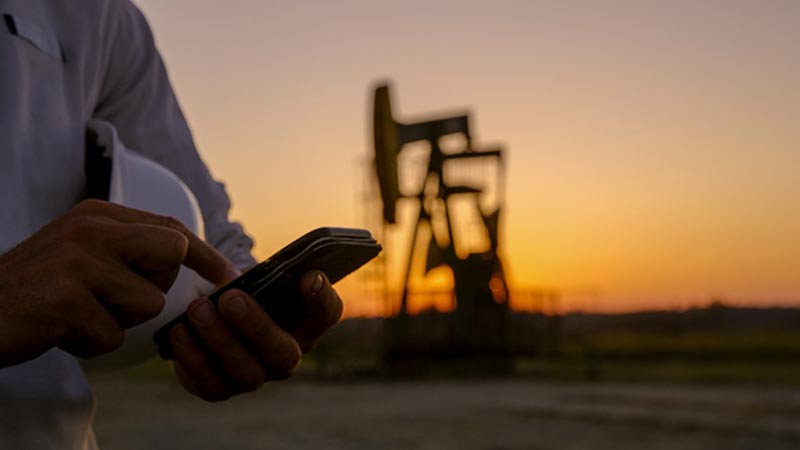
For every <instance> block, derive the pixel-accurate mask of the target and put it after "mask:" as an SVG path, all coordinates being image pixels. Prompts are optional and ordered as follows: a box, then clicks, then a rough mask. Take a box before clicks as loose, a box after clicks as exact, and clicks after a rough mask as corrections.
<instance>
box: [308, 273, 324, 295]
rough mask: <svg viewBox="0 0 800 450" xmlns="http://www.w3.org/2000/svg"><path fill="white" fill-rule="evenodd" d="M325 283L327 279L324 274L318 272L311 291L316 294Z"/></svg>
mask: <svg viewBox="0 0 800 450" xmlns="http://www.w3.org/2000/svg"><path fill="white" fill-rule="evenodd" d="M323 284H325V280H324V279H323V278H322V274H321V273H319V272H317V276H316V277H314V284H313V285H312V286H311V291H312V292H314V293H315V294H316V293H317V292H319V291H321V290H322V285H323Z"/></svg>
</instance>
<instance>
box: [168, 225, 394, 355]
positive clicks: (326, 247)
mask: <svg viewBox="0 0 800 450" xmlns="http://www.w3.org/2000/svg"><path fill="white" fill-rule="evenodd" d="M380 251H381V246H380V244H378V242H377V241H375V239H373V237H372V235H371V234H370V232H369V231H367V230H361V229H354V228H318V229H316V230H313V231H311V232H309V233H306V234H305V235H303V236H302V237H300V238H299V239H297V240H295V241H294V242H292V243H291V244H289V245H287V246H286V247H284V248H283V249H281V250H280V251H278V252H277V253H275V254H274V255H272V256H270V257H269V258H267V259H266V260H265V261H264V262H262V263H260V264H258V265H256V266H255V267H253V268H252V269H250V270H248V271H247V272H245V273H244V274H242V275H241V276H239V277H238V278H236V279H235V280H233V281H231V282H230V283H228V284H226V285H225V286H223V287H221V288H220V289H218V290H217V291H216V292H214V293H213V294H211V295H209V296H208V299H209V300H211V301H212V302H213V303H214V304H216V303H217V301H218V300H219V298H220V297H221V296H222V294H223V293H224V292H225V291H227V290H229V289H240V290H242V291H244V292H247V293H248V294H250V296H252V297H253V298H254V299H255V300H256V301H257V302H258V303H259V304H260V305H261V306H262V307H263V308H264V309H265V310H266V311H267V313H269V315H270V317H271V318H272V320H274V321H275V322H276V323H277V324H278V325H280V326H281V327H282V328H283V329H285V330H288V331H291V330H293V329H295V328H296V327H297V326H299V325H300V323H301V321H302V319H303V317H304V316H305V308H304V306H303V305H302V304H301V303H300V302H297V301H292V300H293V299H296V298H297V296H298V293H297V288H298V287H297V283H298V282H299V279H300V277H301V276H303V274H304V273H306V272H307V271H309V270H312V269H317V270H320V271H322V272H323V273H324V274H325V275H326V276H327V277H328V280H330V282H331V284H333V283H336V282H337V281H339V280H341V279H342V278H344V277H345V276H347V275H348V274H350V273H351V272H353V271H355V270H356V269H358V268H359V267H361V266H363V265H364V264H366V263H367V262H368V261H370V260H371V259H373V258H374V257H376V256H377V255H378V253H380ZM188 320H189V319H188V317H186V313H184V314H182V315H181V316H179V317H177V318H176V319H174V320H172V321H171V322H169V323H167V324H166V325H164V326H163V327H161V328H160V329H159V330H158V331H156V333H155V335H154V336H153V340H154V341H155V343H156V346H157V348H158V354H159V355H161V357H162V358H164V359H173V358H174V353H173V350H172V346H171V345H170V342H169V331H170V330H171V329H172V327H173V326H175V325H176V324H178V323H181V322H184V323H188Z"/></svg>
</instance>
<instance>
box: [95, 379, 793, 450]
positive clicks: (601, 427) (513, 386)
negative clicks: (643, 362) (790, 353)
mask: <svg viewBox="0 0 800 450" xmlns="http://www.w3.org/2000/svg"><path fill="white" fill-rule="evenodd" d="M94 387H95V393H96V395H97V398H98V402H99V405H98V412H97V418H96V425H95V430H96V434H97V437H98V441H99V443H100V446H101V448H103V449H104V450H126V449H137V450H138V449H154V450H160V449H184V448H185V449H196V450H202V449H300V450H302V449H325V450H334V449H390V450H391V449H397V450H409V449H476V450H477V449H482V450H501V449H508V450H511V449H514V450H517V449H520V450H522V449H526V450H534V449H568V450H569V449H593V450H596V449H601V450H602V449H622V450H624V449H682V450H691V449H698V450H699V449H703V450H712V449H726V450H729V449H759V450H768V449H797V448H800V389H797V388H767V387H755V386H754V387H745V386H738V387H719V388H716V387H715V388H710V387H669V386H648V385H614V384H578V383H547V382H535V381H524V380H518V379H512V380H491V381H419V382H410V381H409V382H351V383H341V382H336V383H334V382H325V383H322V382H312V381H307V380H292V381H289V382H283V383H279V384H276V385H271V386H269V387H267V388H265V389H263V390H262V391H260V392H258V393H256V394H254V395H249V396H245V397H241V398H235V399H233V400H230V401H227V402H224V403H220V404H206V403H204V402H202V401H199V400H195V399H193V398H192V397H190V396H189V395H187V394H185V393H184V392H183V391H182V390H181V389H180V388H179V387H178V386H176V385H173V384H170V383H165V382H160V381H142V380H118V379H106V380H99V381H96V382H95V383H94Z"/></svg>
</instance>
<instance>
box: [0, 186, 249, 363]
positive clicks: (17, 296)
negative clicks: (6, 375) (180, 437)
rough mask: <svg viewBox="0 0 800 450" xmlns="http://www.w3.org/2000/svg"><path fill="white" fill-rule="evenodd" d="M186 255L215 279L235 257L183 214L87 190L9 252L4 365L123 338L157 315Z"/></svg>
mask: <svg viewBox="0 0 800 450" xmlns="http://www.w3.org/2000/svg"><path fill="white" fill-rule="evenodd" d="M181 263H183V264H185V265H186V266H188V267H190V268H192V269H194V270H195V271H197V272H198V273H199V274H200V275H201V276H203V277H205V278H207V279H208V280H210V281H212V282H214V283H222V282H224V281H225V280H226V279H229V278H230V277H231V276H233V274H234V271H233V270H232V269H231V267H230V264H229V263H228V262H227V260H226V259H225V258H224V257H223V256H222V255H220V254H219V253H218V252H217V251H216V250H215V249H214V248H212V247H210V246H209V245H208V244H206V243H205V242H203V241H202V240H201V239H199V238H198V237H197V236H195V235H193V234H192V233H191V232H190V231H188V230H187V229H186V227H185V226H184V225H183V224H181V223H180V222H178V221H177V220H175V219H172V218H169V217H163V216H158V215H155V214H150V213H147V212H144V211H139V210H135V209H130V208H126V207H123V206H119V205H115V204H112V203H107V202H102V201H99V200H87V201H84V202H82V203H80V204H79V205H77V206H76V207H74V208H73V209H71V210H70V211H68V212H67V213H66V214H65V215H64V216H62V217H60V218H59V219H57V220H55V221H53V222H52V223H50V224H48V225H47V226H45V227H44V228H42V229H41V230H40V231H39V232H37V233H36V234H34V235H33V236H31V237H30V238H28V239H27V240H25V241H23V242H22V243H20V244H19V245H17V246H16V247H14V248H13V249H11V250H10V251H9V252H8V253H6V254H4V255H2V256H0V367H6V366H10V365H14V364H18V363H21V362H24V361H27V360H30V359H33V358H35V357H37V356H39V355H40V354H42V353H44V352H45V351H47V350H49V349H51V348H52V347H59V348H61V349H63V350H65V351H67V352H69V353H72V354H74V355H76V356H80V357H84V358H86V357H91V356H96V355H99V354H102V353H106V352H110V351H112V350H115V349H116V348H118V347H119V346H120V345H121V343H122V339H123V337H124V333H123V329H124V328H128V327H132V326H134V325H137V324H140V323H142V322H144V321H146V320H148V319H151V318H153V317H155V316H156V315H157V314H158V313H159V312H160V311H161V309H162V308H163V306H164V292H166V291H167V290H168V289H169V287H170V286H171V285H172V282H173V281H174V280H175V277H176V276H177V273H178V270H179V268H180V266H181Z"/></svg>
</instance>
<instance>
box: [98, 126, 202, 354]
mask: <svg viewBox="0 0 800 450" xmlns="http://www.w3.org/2000/svg"><path fill="white" fill-rule="evenodd" d="M89 129H90V130H91V131H93V132H94V133H95V134H96V135H97V140H96V144H97V146H98V147H102V148H104V149H105V152H104V155H103V156H105V157H106V158H108V159H110V161H111V177H110V186H109V190H108V200H109V201H110V202H113V203H118V204H120V205H124V206H128V207H131V208H136V209H141V210H145V211H149V212H152V213H156V214H160V215H165V216H171V217H174V218H176V219H178V220H180V221H181V222H183V223H184V224H185V225H186V226H187V227H188V228H189V229H190V230H192V232H194V233H195V234H196V235H198V236H199V237H200V238H202V239H205V233H204V229H203V216H202V214H201V212H200V207H199V206H198V204H197V199H195V197H194V194H192V191H190V190H189V188H188V187H186V185H185V184H184V183H183V182H182V181H181V180H180V179H179V178H178V177H177V176H176V175H175V174H174V173H172V172H170V171H169V170H168V169H167V168H165V167H163V166H161V165H160V164H158V163H156V162H154V161H151V160H149V159H147V158H145V157H143V156H141V155H139V154H137V153H134V152H133V151H131V150H129V149H127V148H126V147H125V146H124V145H123V143H122V142H121V141H120V139H119V136H118V134H117V130H116V128H114V126H113V125H111V124H110V123H108V122H104V121H92V122H90V123H89ZM212 289H213V286H212V285H211V283H209V282H208V281H206V280H205V279H203V278H202V277H201V276H199V275H198V274H197V273H195V272H194V271H193V270H191V269H189V268H187V267H185V266H182V267H181V268H180V272H179V273H178V276H177V278H176V279H175V282H174V283H173V285H172V287H171V288H170V290H169V292H167V294H166V305H165V306H164V309H163V310H162V311H161V313H160V314H159V315H158V316H157V317H155V318H153V319H151V320H149V321H147V322H145V323H143V324H140V325H137V326H136V327H133V328H130V329H128V330H126V331H125V341H124V342H123V344H122V347H120V348H119V349H118V350H116V351H114V352H112V353H109V354H106V355H103V356H99V357H97V358H92V359H89V360H84V361H83V362H82V364H83V366H84V368H88V369H94V368H121V367H128V366H132V365H136V364H140V363H142V362H145V361H147V360H149V359H150V358H152V357H154V356H155V355H156V351H155V350H156V347H155V344H154V343H153V334H154V333H155V331H156V330H157V329H158V328H160V327H161V326H162V325H164V324H166V323H167V322H169V321H170V320H172V319H174V318H175V317H177V316H179V315H180V314H182V313H184V312H185V311H186V308H187V306H189V303H191V302H192V300H194V299H196V298H197V297H199V296H202V295H206V294H208V293H209V292H211V290H212Z"/></svg>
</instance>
